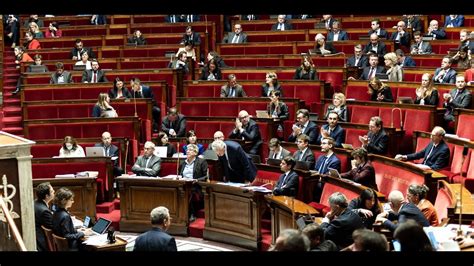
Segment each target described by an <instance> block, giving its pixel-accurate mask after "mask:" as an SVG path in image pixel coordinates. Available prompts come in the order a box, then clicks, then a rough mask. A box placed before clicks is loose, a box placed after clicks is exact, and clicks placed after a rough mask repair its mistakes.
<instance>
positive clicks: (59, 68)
mask: <svg viewBox="0 0 474 266" xmlns="http://www.w3.org/2000/svg"><path fill="white" fill-rule="evenodd" d="M73 82H74V81H73V80H72V75H71V73H70V72H69V71H65V70H64V64H63V63H62V62H57V63H56V72H54V73H53V74H51V79H50V81H49V84H68V83H73Z"/></svg>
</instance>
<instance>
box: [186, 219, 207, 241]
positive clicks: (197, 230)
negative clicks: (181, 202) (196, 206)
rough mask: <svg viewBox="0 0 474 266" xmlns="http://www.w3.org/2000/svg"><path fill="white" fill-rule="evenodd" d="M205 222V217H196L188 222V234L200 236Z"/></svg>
mask: <svg viewBox="0 0 474 266" xmlns="http://www.w3.org/2000/svg"><path fill="white" fill-rule="evenodd" d="M205 224H206V219H204V218H197V219H196V220H195V221H194V222H192V223H190V224H189V236H191V237H197V238H202V237H203V233H204V225H205Z"/></svg>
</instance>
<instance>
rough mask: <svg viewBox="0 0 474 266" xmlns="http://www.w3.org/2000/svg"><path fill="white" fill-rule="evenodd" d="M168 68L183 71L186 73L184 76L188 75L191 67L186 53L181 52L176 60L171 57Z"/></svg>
mask: <svg viewBox="0 0 474 266" xmlns="http://www.w3.org/2000/svg"><path fill="white" fill-rule="evenodd" d="M191 61H192V60H191ZM168 67H169V68H171V69H182V70H183V71H184V74H188V73H189V66H188V55H187V53H186V51H181V52H179V53H178V56H177V57H176V58H173V57H171V60H170V62H169V64H168Z"/></svg>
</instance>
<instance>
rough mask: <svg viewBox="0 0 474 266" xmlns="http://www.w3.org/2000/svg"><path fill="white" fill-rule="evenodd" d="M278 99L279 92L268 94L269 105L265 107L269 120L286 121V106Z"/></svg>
mask: <svg viewBox="0 0 474 266" xmlns="http://www.w3.org/2000/svg"><path fill="white" fill-rule="evenodd" d="M280 97H281V92H280V91H272V92H271V93H270V103H269V104H268V105H267V112H268V115H269V116H270V117H271V118H275V119H279V120H280V121H284V120H287V119H288V106H287V105H286V103H284V102H282V101H280Z"/></svg>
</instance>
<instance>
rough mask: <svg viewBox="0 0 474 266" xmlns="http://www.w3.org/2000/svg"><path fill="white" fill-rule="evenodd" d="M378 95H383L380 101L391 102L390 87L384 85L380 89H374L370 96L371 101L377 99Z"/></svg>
mask: <svg viewBox="0 0 474 266" xmlns="http://www.w3.org/2000/svg"><path fill="white" fill-rule="evenodd" d="M379 94H380V95H383V100H381V102H393V94H392V90H391V89H390V87H384V88H383V90H382V91H374V92H373V93H372V95H371V96H370V100H371V101H378V100H377V98H378V97H379Z"/></svg>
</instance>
